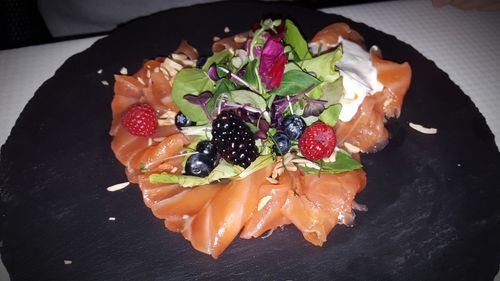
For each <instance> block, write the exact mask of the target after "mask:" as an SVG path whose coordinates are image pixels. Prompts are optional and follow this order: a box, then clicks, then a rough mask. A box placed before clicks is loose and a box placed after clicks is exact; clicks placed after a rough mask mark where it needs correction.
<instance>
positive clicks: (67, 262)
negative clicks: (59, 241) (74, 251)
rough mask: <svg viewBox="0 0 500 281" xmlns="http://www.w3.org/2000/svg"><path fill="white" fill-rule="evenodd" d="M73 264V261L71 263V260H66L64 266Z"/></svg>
mask: <svg viewBox="0 0 500 281" xmlns="http://www.w3.org/2000/svg"><path fill="white" fill-rule="evenodd" d="M72 263H73V261H71V260H64V264H66V265H68V264H72Z"/></svg>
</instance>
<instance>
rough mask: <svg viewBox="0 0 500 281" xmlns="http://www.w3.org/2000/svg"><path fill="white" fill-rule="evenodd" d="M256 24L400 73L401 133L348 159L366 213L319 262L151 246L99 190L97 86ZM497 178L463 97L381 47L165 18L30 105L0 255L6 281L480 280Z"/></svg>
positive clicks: (235, 7) (5, 173)
mask: <svg viewBox="0 0 500 281" xmlns="http://www.w3.org/2000/svg"><path fill="white" fill-rule="evenodd" d="M269 16H273V17H279V16H286V17H289V18H291V19H293V20H294V21H295V22H296V23H297V25H298V26H299V27H300V28H301V29H302V31H303V33H304V34H305V35H306V37H307V38H311V36H312V35H313V34H314V33H315V32H317V31H318V30H320V29H321V28H322V27H324V26H326V25H327V24H330V23H333V22H338V21H344V22H347V23H348V24H350V25H351V26H352V27H353V28H354V29H356V30H358V31H359V32H360V33H361V34H362V35H363V36H364V37H365V38H366V42H367V44H368V45H372V44H376V45H378V46H379V47H380V48H381V49H382V51H383V55H384V57H386V58H388V59H391V60H394V61H398V62H402V61H408V62H409V63H410V64H411V66H412V69H413V80H412V85H411V88H410V90H409V92H408V95H407V97H406V100H405V105H404V108H403V113H402V115H401V117H400V118H399V119H398V120H392V121H391V122H390V123H389V127H390V131H391V134H392V139H391V142H390V143H389V145H388V146H387V147H386V148H385V149H384V150H383V151H381V152H379V153H376V154H372V155H364V156H363V158H362V160H363V161H362V162H363V164H364V166H365V169H366V172H367V173H368V186H367V189H366V190H365V191H363V192H362V193H361V194H359V196H358V197H357V198H358V199H357V201H358V202H360V203H364V204H367V205H368V207H369V211H368V212H367V213H358V216H357V218H356V223H357V225H356V227H354V228H348V227H345V226H338V227H336V228H335V229H334V231H333V232H332V233H331V234H330V236H329V237H328V238H329V239H328V242H327V243H326V244H325V245H324V246H323V247H322V248H319V247H315V246H313V245H311V244H309V243H308V242H306V241H305V240H304V239H303V238H302V236H301V234H300V233H299V232H298V231H297V230H296V229H295V228H294V227H293V226H287V227H285V229H284V230H277V231H275V232H274V233H273V235H272V236H270V237H269V238H266V239H253V240H242V239H239V238H237V239H235V241H234V242H233V243H232V244H231V246H230V247H229V248H228V249H227V250H226V252H224V253H223V255H222V256H221V257H220V258H219V259H218V260H213V259H212V258H211V257H209V256H207V255H204V254H201V253H199V252H197V251H195V250H194V249H192V248H191V246H190V244H189V242H188V241H186V240H184V238H182V236H181V235H179V234H176V233H172V232H168V231H167V230H165V228H164V226H163V222H162V221H161V220H158V219H156V218H155V217H154V216H153V215H152V213H151V212H150V210H149V209H148V208H146V206H144V204H143V202H142V197H141V192H140V191H139V189H138V188H137V187H136V186H135V185H132V186H129V187H127V188H126V189H124V190H121V191H118V192H113V193H111V192H108V191H107V190H106V187H108V186H110V185H112V184H116V183H120V182H124V181H126V177H125V174H124V171H123V167H122V166H121V165H120V164H119V163H118V162H117V161H116V160H115V157H114V155H113V153H112V151H111V149H110V141H111V138H110V137H109V136H108V129H109V127H110V122H111V111H110V102H111V98H112V95H113V92H112V87H111V86H108V87H106V86H103V85H102V84H101V83H100V81H101V80H107V81H110V82H111V84H112V82H113V76H112V75H113V73H117V72H118V71H119V70H120V68H121V67H122V66H126V67H127V68H128V69H129V72H133V71H135V70H137V69H138V68H139V67H140V65H141V63H142V62H143V61H144V59H145V58H152V57H155V56H159V55H167V54H169V53H170V52H172V51H173V50H174V49H175V48H176V46H177V44H178V43H179V41H180V40H181V39H187V40H188V41H189V42H190V43H191V44H192V45H194V46H195V47H197V48H198V50H199V51H200V53H201V54H207V55H209V54H210V45H211V42H212V37H213V36H221V37H222V36H224V35H226V34H224V32H223V30H224V27H225V26H229V27H230V29H231V33H233V32H234V33H236V32H239V31H243V30H247V29H248V28H249V27H250V26H251V24H252V23H254V22H256V21H258V20H260V19H261V18H264V17H269ZM101 68H102V69H103V70H104V73H103V74H101V75H100V74H97V70H98V69H101ZM408 122H414V123H419V124H422V125H425V126H429V127H436V128H438V129H439V131H438V134H437V135H424V134H421V133H419V132H416V131H414V130H413V129H411V128H409V127H408ZM499 167H500V155H499V152H498V150H497V148H496V146H495V143H494V139H493V135H492V133H491V131H490V130H489V128H488V127H487V125H486V123H485V120H484V118H483V117H482V116H481V114H480V113H479V112H478V110H477V108H476V107H475V106H474V104H473V103H472V102H471V100H470V99H469V97H467V96H466V95H464V94H463V93H462V91H461V90H460V89H459V88H458V87H457V86H456V85H455V84H454V83H453V82H452V81H450V79H449V78H448V76H447V75H446V74H445V73H444V72H442V71H441V70H439V69H438V68H437V67H436V66H435V64H434V63H433V62H431V61H429V60H427V59H426V58H424V57H423V56H422V55H421V54H419V53H418V52H417V51H416V50H414V49H413V48H412V47H411V46H409V45H407V44H405V43H403V42H400V41H398V40H397V39H396V38H395V37H393V36H390V35H387V34H384V33H382V32H380V31H377V30H374V29H372V28H370V27H368V26H366V25H363V24H359V23H355V22H352V21H350V20H348V19H346V18H343V17H341V16H336V15H328V14H323V13H321V12H317V11H313V10H308V9H303V8H299V7H295V6H290V5H284V4H256V3H251V4H250V3H246V4H245V3H218V4H209V5H201V6H195V7H190V8H183V9H175V10H171V11H166V12H161V13H158V14H155V15H153V16H150V17H146V18H141V19H138V20H134V21H132V22H130V23H128V24H126V25H124V26H121V27H119V28H118V29H117V30H115V31H114V32H113V33H112V34H111V35H110V36H108V37H106V38H104V39H101V40H99V41H98V42H96V43H95V44H94V45H93V46H92V47H90V48H89V49H87V50H86V51H84V52H82V53H80V54H77V55H75V56H73V57H71V58H70V59H69V60H68V61H66V62H65V63H64V65H63V66H62V67H61V68H60V69H59V70H58V71H57V72H56V74H55V75H54V77H52V78H51V79H49V80H48V81H47V82H45V83H44V84H43V85H42V86H41V87H40V89H39V90H38V91H37V92H36V93H35V96H34V97H33V99H32V100H31V101H30V102H29V103H28V105H27V106H26V108H25V109H24V111H23V113H22V114H21V116H20V118H19V119H18V121H17V123H16V125H15V127H14V129H13V130H12V133H11V136H10V137H9V139H8V140H7V142H6V144H5V145H4V146H3V147H2V151H1V161H0V196H1V229H0V230H1V232H0V234H1V237H0V238H1V240H2V241H3V245H2V247H1V255H2V259H3V261H4V263H5V265H6V267H7V270H8V271H9V273H10V274H11V278H12V280H188V279H192V280H231V279H233V280H286V279H292V280H331V279H335V280H492V279H493V276H494V275H495V274H496V272H497V270H498V265H499V262H500V257H499V242H500V241H499V240H500V239H499V237H500V229H499V225H500V223H499V222H500V211H499V199H500V193H499V184H498V182H497V181H496V174H498V169H499ZM109 217H116V220H115V221H109V220H108V218H109ZM64 260H71V261H72V264H70V265H65V264H64Z"/></svg>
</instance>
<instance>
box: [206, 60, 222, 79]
mask: <svg viewBox="0 0 500 281" xmlns="http://www.w3.org/2000/svg"><path fill="white" fill-rule="evenodd" d="M208 77H210V79H212V80H214V81H218V80H219V79H220V77H219V74H218V73H217V65H216V64H215V63H213V64H212V65H211V66H210V67H209V68H208Z"/></svg>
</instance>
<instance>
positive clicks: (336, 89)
mask: <svg viewBox="0 0 500 281" xmlns="http://www.w3.org/2000/svg"><path fill="white" fill-rule="evenodd" d="M321 88H322V90H323V96H322V97H321V99H323V100H326V101H327V102H326V104H325V107H328V106H330V105H334V104H337V103H338V102H339V101H340V98H341V97H342V94H343V92H344V86H343V85H342V77H339V78H338V79H337V80H335V81H334V82H327V83H325V84H324V85H323V86H322V87H321Z"/></svg>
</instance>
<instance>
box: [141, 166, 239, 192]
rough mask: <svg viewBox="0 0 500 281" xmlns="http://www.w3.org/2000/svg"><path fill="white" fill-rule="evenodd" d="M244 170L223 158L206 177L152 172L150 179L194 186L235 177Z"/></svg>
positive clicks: (154, 181) (183, 185)
mask: <svg viewBox="0 0 500 281" xmlns="http://www.w3.org/2000/svg"><path fill="white" fill-rule="evenodd" d="M242 171H243V168H241V167H240V166H235V165H231V164H229V163H228V162H226V161H224V160H221V161H220V163H219V165H217V167H215V168H214V169H213V170H212V172H211V173H210V175H208V176H206V177H196V176H188V175H173V174H168V173H165V172H163V173H161V174H151V175H150V176H149V181H150V182H151V183H167V184H168V183H178V184H179V185H180V186H182V187H193V186H198V185H205V184H209V183H211V182H214V181H218V180H221V179H228V178H231V177H235V176H237V175H238V174H240V173H241V172H242Z"/></svg>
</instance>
